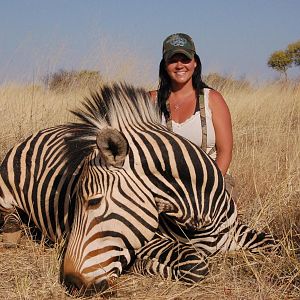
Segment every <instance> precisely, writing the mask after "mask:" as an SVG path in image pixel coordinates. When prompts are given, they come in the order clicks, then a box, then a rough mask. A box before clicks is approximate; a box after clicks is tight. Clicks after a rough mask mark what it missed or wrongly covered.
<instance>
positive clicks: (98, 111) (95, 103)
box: [72, 83, 160, 131]
mask: <svg viewBox="0 0 300 300" xmlns="http://www.w3.org/2000/svg"><path fill="white" fill-rule="evenodd" d="M82 105H83V109H79V110H76V111H72V113H73V114H74V115H76V116H77V117H78V118H79V120H80V121H81V122H82V123H83V124H86V125H91V126H94V127H97V128H98V129H102V128H103V127H106V126H111V127H113V128H116V129H118V130H120V131H122V124H124V123H126V124H130V125H131V124H137V123H160V117H159V113H158V110H157V109H156V108H155V106H154V105H153V103H152V101H151V100H150V95H149V93H148V92H147V91H146V90H144V89H142V88H135V87H133V86H132V85H129V84H126V83H114V84H112V85H104V86H103V87H102V88H101V89H100V90H99V91H97V92H93V93H91V98H88V97H86V98H85V101H84V102H83V103H82Z"/></svg>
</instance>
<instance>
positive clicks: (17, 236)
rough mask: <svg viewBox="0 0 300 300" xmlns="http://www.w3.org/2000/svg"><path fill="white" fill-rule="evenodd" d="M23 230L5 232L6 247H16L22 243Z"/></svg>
mask: <svg viewBox="0 0 300 300" xmlns="http://www.w3.org/2000/svg"><path fill="white" fill-rule="evenodd" d="M21 235H22V230H19V231H15V232H4V233H3V235H2V237H3V239H2V241H3V246H4V248H16V247H17V246H18V244H19V243H20V240H21Z"/></svg>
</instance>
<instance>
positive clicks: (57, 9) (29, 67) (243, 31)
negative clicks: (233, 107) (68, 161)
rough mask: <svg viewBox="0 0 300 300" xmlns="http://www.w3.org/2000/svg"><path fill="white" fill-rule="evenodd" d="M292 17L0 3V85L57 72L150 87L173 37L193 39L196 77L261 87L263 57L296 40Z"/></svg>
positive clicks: (207, 4) (256, 7)
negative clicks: (198, 64)
mask: <svg viewBox="0 0 300 300" xmlns="http://www.w3.org/2000/svg"><path fill="white" fill-rule="evenodd" d="M299 11H300V1H299V0H281V1H279V0H260V1H259V0H249V1H246V0H224V1H223V0H222V1H221V0H210V1H207V0H206V1H202V0H194V1H189V0H185V1H177V0H152V1H151V0H147V1H146V0H140V1H138V0H98V1H97V0H82V1H79V0H60V1H59V0H48V1H45V0H19V1H18V0H0V66H1V67H0V83H5V82H8V81H38V80H39V79H40V78H42V77H43V76H44V75H46V74H48V73H51V72H55V71H57V70H59V69H65V70H80V69H91V70H97V71H100V73H101V74H103V75H104V76H106V77H108V78H109V79H116V80H120V79H122V80H128V81H130V82H136V83H137V84H139V85H144V84H151V83H155V82H156V81H157V75H158V65H159V62H160V59H161V47H162V41H163V39H164V38H165V37H166V36H168V35H169V34H171V33H176V32H185V33H188V34H189V35H191V36H192V37H193V39H194V42H195V45H196V48H197V52H198V54H199V56H200V58H201V61H202V65H203V73H204V74H208V73H210V72H219V73H221V74H230V75H233V76H235V77H237V78H239V77H241V76H245V77H246V78H249V79H251V80H255V81H261V80H268V79H272V78H274V77H275V76H276V75H277V74H276V72H275V71H273V70H272V69H270V68H268V67H267V65H266V62H267V60H268V57H269V56H270V54H271V53H272V52H274V51H275V50H281V49H285V48H286V46H287V45H288V44H289V43H292V42H295V41H297V40H299V39H300V17H299ZM289 75H290V76H299V75H300V68H298V69H296V68H293V69H291V70H290V71H289Z"/></svg>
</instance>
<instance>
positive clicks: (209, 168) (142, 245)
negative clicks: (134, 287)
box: [0, 83, 274, 292]
mask: <svg viewBox="0 0 300 300" xmlns="http://www.w3.org/2000/svg"><path fill="white" fill-rule="evenodd" d="M73 113H74V114H75V115H76V116H77V117H78V118H79V120H80V121H79V122H77V123H69V124H65V125H59V126H56V127H52V128H48V129H45V130H41V131H40V132H38V133H37V134H34V135H32V136H31V137H29V138H27V139H26V140H25V141H24V142H22V143H20V144H19V145H17V146H15V147H13V148H12V149H11V150H10V151H9V153H8V154H7V156H6V157H5V159H4V161H3V163H2V165H1V168H0V175H1V176H0V208H1V209H2V210H3V211H5V212H6V213H8V212H12V211H14V210H17V211H18V212H19V214H20V216H23V215H26V216H27V218H29V219H30V220H31V221H32V222H33V223H34V224H35V226H36V227H37V228H39V229H40V230H41V231H42V232H43V233H44V234H45V235H46V236H47V237H49V238H50V239H51V240H53V241H57V240H60V239H61V238H63V237H64V236H66V237H67V238H66V239H67V242H66V246H65V249H64V254H63V256H62V263H61V265H62V276H61V280H62V282H63V283H64V284H65V285H66V286H67V287H68V288H70V289H72V288H73V287H75V288H77V289H78V290H80V291H83V292H87V291H91V290H96V291H103V290H106V289H107V288H108V287H109V286H110V285H111V284H112V282H113V280H114V279H115V278H116V277H118V276H120V275H121V274H122V273H123V272H124V271H125V270H127V268H128V267H129V266H131V265H132V264H133V268H135V269H136V270H139V271H140V272H146V273H152V274H153V273H154V274H160V275H161V276H163V277H166V278H172V279H174V278H175V279H176V278H178V279H180V280H183V281H186V282H191V283H192V282H197V281H199V280H201V279H202V278H203V277H204V276H205V275H206V274H207V262H206V261H207V258H208V256H209V255H213V254H214V253H216V252H218V251H222V250H234V249H237V248H244V249H250V250H254V249H256V248H257V247H264V246H265V245H268V244H273V243H274V240H273V239H272V237H271V236H270V235H268V234H265V233H257V232H256V231H254V230H252V229H250V228H248V227H247V226H246V225H240V224H239V223H238V221H237V210H236V206H235V203H234V201H233V200H232V199H231V198H230V197H229V195H228V193H227V192H226V190H225V186H224V179H223V176H222V174H221V172H220V170H219V169H218V167H217V165H216V164H215V162H214V161H213V160H212V159H211V158H210V157H209V156H208V155H207V154H206V153H204V152H203V151H202V150H201V149H199V148H198V147H197V146H195V145H194V144H193V143H191V142H190V141H188V140H187V139H185V138H183V137H181V136H179V135H176V134H175V133H173V132H170V131H169V130H168V129H167V128H166V127H164V126H162V125H161V122H160V120H161V116H160V113H159V111H158V110H157V108H156V107H155V105H154V104H153V103H151V101H150V99H149V95H148V93H147V92H146V91H145V90H144V89H139V88H134V87H133V86H131V85H128V84H125V83H118V84H117V83H116V84H111V85H105V86H103V87H102V88H101V89H100V91H98V92H95V93H93V94H92V96H91V98H86V99H85V102H83V108H82V109H78V110H76V111H73ZM4 227H5V225H4ZM4 232H5V228H4Z"/></svg>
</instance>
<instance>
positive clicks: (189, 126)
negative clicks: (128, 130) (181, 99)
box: [162, 88, 217, 159]
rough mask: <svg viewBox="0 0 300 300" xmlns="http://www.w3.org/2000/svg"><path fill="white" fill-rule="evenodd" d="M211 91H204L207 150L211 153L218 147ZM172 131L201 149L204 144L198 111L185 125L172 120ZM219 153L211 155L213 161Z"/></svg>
mask: <svg viewBox="0 0 300 300" xmlns="http://www.w3.org/2000/svg"><path fill="white" fill-rule="evenodd" d="M209 91H210V89H208V88H205V89H204V105H205V118H206V127H207V150H206V152H207V153H209V151H210V150H211V149H212V148H214V147H215V145H216V136H215V129H214V125H213V122H212V113H211V110H210V108H209V105H208V100H209V97H208V96H209ZM162 123H163V125H166V121H165V118H164V116H163V117H162ZM172 130H173V132H175V133H177V134H179V135H181V136H183V137H185V138H186V139H188V140H189V141H191V142H193V143H194V144H195V145H197V146H198V147H201V144H202V126H201V118H200V111H196V112H195V114H194V115H192V116H191V117H190V118H189V119H187V120H186V121H184V122H183V123H176V122H175V121H173V120H172ZM216 155H217V153H216V152H215V151H214V152H213V153H211V154H210V156H211V157H212V158H213V159H216Z"/></svg>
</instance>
